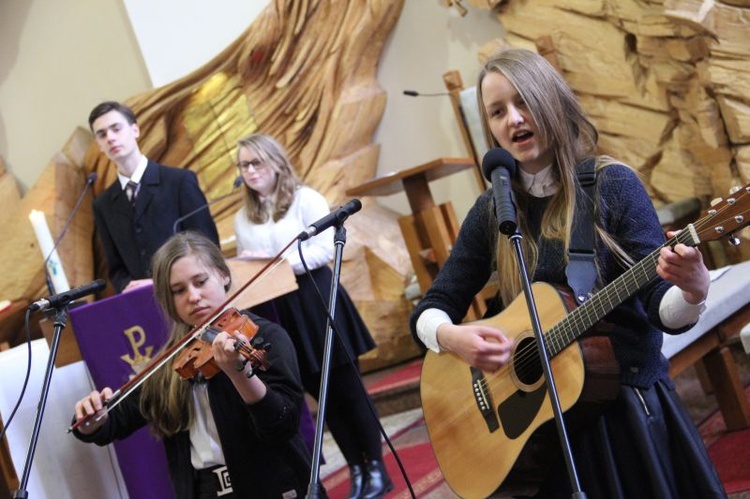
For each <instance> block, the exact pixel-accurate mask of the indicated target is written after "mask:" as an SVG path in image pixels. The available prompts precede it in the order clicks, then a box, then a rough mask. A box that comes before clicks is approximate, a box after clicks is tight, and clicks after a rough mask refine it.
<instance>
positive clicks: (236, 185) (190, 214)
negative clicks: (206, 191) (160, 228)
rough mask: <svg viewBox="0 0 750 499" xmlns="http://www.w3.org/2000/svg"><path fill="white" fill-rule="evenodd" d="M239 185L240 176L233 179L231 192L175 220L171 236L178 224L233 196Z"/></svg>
mask: <svg viewBox="0 0 750 499" xmlns="http://www.w3.org/2000/svg"><path fill="white" fill-rule="evenodd" d="M241 185H242V176H241V175H240V176H237V178H236V179H234V183H233V184H232V190H231V191H229V192H227V193H226V194H224V195H223V196H219V197H218V198H216V199H212V200H211V201H209V202H208V203H206V204H204V205H203V206H199V207H198V208H196V209H194V210H193V211H191V212H190V213H187V214H185V215H182V216H181V217H180V218H178V219H177V220H175V221H174V225H172V235H174V234H177V228H178V227H179V226H180V224H181V223H182V222H184V221H185V220H187V219H188V218H190V217H192V216H193V215H195V214H196V213H199V212H201V211H203V210H207V209H208V208H209V207H210V206H211V205H212V204H214V203H218V202H219V201H221V200H222V199H226V198H228V197H229V196H231V195H233V194H234V191H236V190H237V188H238V187H239V186H241Z"/></svg>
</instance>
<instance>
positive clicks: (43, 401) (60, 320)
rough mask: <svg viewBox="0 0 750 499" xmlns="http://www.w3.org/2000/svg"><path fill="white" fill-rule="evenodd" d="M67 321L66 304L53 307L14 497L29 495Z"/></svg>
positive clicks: (23, 497)
mask: <svg viewBox="0 0 750 499" xmlns="http://www.w3.org/2000/svg"><path fill="white" fill-rule="evenodd" d="M67 321H68V305H64V306H62V307H59V308H55V321H54V330H53V333H52V344H51V345H50V354H49V359H48V360H47V370H46V372H45V373H44V381H43V383H42V392H41V394H40V395H39V404H38V405H37V408H36V418H35V420H34V429H33V431H32V432H31V438H30V440H29V449H28V451H27V452H26V463H25V464H24V465H23V474H22V475H21V481H20V483H19V487H18V490H16V491H15V492H13V495H12V496H11V497H13V498H14V499H26V498H27V497H29V493H28V491H27V490H26V486H27V484H28V482H29V474H30V473H31V462H32V461H33V460H34V453H35V452H36V446H37V443H38V442H39V431H40V430H41V427H42V417H43V416H44V407H45V406H46V405H47V395H48V394H49V387H50V383H51V381H52V370H53V369H54V366H55V359H56V358H57V348H58V346H59V344H60V335H61V334H62V330H63V329H65V324H66V323H67Z"/></svg>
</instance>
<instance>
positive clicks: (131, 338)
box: [70, 286, 175, 499]
mask: <svg viewBox="0 0 750 499" xmlns="http://www.w3.org/2000/svg"><path fill="white" fill-rule="evenodd" d="M70 321H71V325H72V326H73V330H74V331H75V335H76V340H77V341H78V347H79V348H80V350H81V355H82V357H83V360H84V361H85V362H86V366H87V367H88V369H89V372H90V373H91V377H92V378H93V380H94V384H95V385H96V388H97V390H102V389H103V388H104V387H107V386H109V387H110V388H112V389H113V390H116V389H117V388H119V387H121V386H122V385H123V384H125V383H126V382H127V380H128V379H129V378H130V377H131V376H132V375H133V374H135V372H136V371H135V369H137V368H139V367H143V365H145V364H146V363H147V362H148V361H149V360H151V359H152V358H153V357H155V356H156V354H157V352H158V351H159V349H160V348H161V346H162V345H163V344H164V343H165V342H166V339H167V336H168V334H169V332H168V331H167V326H166V323H165V320H164V318H163V316H162V314H161V309H160V308H159V306H158V304H157V303H156V299H155V298H154V292H153V287H152V286H144V287H142V288H137V289H134V290H133V291H129V292H127V293H122V294H119V295H115V296H112V297H110V298H106V299H104V300H99V301H96V302H94V303H90V304H87V305H84V306H81V307H77V308H74V309H71V311H70ZM113 445H114V447H115V452H116V453H117V459H118V461H119V463H120V470H121V472H122V476H123V478H124V480H125V485H126V487H127V489H128V494H129V495H130V497H131V498H139V499H141V498H143V499H151V498H153V499H169V498H174V497H175V496H174V491H173V489H172V484H171V481H170V478H169V469H168V467H167V458H166V455H165V453H164V446H163V445H162V443H161V442H160V441H159V440H156V439H155V438H154V437H152V436H151V435H150V434H149V430H148V428H147V427H146V428H141V429H140V430H138V431H137V432H135V433H133V434H132V435H131V436H130V437H128V438H126V439H124V440H120V441H117V442H115V443H114V444H113Z"/></svg>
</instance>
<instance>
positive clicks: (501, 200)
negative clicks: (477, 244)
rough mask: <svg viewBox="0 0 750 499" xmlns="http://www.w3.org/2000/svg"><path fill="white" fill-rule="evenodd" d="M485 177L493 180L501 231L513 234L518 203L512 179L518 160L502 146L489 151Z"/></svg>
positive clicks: (484, 170) (485, 164)
mask: <svg viewBox="0 0 750 499" xmlns="http://www.w3.org/2000/svg"><path fill="white" fill-rule="evenodd" d="M482 172H483V173H484V177H485V178H486V179H487V180H489V181H490V182H492V192H493V194H494V200H495V214H496V215H497V221H498V224H499V227H500V232H502V233H503V234H505V235H506V236H512V235H513V234H515V232H516V227H517V225H518V222H517V221H516V203H515V199H514V196H513V189H512V188H511V179H512V178H513V175H514V174H515V173H516V160H515V159H513V156H511V154H510V153H509V152H508V151H506V150H505V149H502V148H500V147H495V148H493V149H490V150H489V151H487V154H485V155H484V159H482Z"/></svg>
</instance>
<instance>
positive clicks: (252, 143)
mask: <svg viewBox="0 0 750 499" xmlns="http://www.w3.org/2000/svg"><path fill="white" fill-rule="evenodd" d="M243 147H246V148H248V149H250V150H251V151H253V152H254V153H255V155H256V156H258V158H259V159H260V160H261V161H263V163H264V164H265V166H266V167H267V168H271V170H272V171H273V172H274V174H275V175H276V186H275V188H274V192H273V195H272V196H271V198H272V199H273V205H271V206H268V205H267V204H265V203H263V202H262V201H261V199H260V195H259V194H258V193H257V192H256V191H254V190H253V189H251V188H249V187H248V186H247V184H245V185H244V199H245V214H246V215H247V218H248V220H250V221H251V222H253V223H257V224H262V223H265V222H267V221H268V220H269V219H273V221H274V222H278V221H279V220H281V219H282V218H284V215H286V213H287V211H289V206H291V204H292V201H294V192H295V191H296V190H297V187H299V186H300V180H299V178H298V177H297V174H296V173H295V172H294V168H292V164H291V163H290V162H289V159H288V158H287V156H286V151H285V150H284V148H283V147H282V145H281V144H279V143H278V142H277V141H276V140H275V139H274V138H273V137H271V136H270V135H265V134H262V133H254V134H252V135H248V136H247V137H245V138H243V139H240V140H239V141H237V155H238V156H239V151H240V149H242V148H243Z"/></svg>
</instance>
